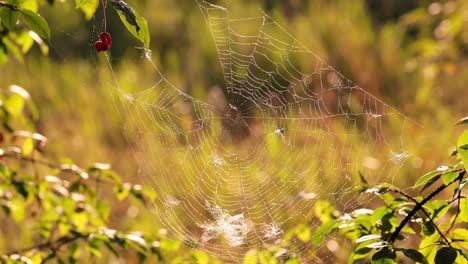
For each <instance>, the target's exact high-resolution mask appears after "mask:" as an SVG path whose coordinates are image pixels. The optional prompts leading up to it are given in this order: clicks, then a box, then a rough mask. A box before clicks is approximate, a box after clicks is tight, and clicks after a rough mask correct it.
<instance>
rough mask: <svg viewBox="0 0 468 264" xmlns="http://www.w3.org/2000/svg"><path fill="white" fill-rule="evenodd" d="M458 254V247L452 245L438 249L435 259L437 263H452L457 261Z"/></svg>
mask: <svg viewBox="0 0 468 264" xmlns="http://www.w3.org/2000/svg"><path fill="white" fill-rule="evenodd" d="M457 255H458V253H457V250H456V249H454V248H452V247H443V248H441V249H439V250H437V253H436V256H435V259H434V261H435V263H436V264H452V263H455V259H456V258H457Z"/></svg>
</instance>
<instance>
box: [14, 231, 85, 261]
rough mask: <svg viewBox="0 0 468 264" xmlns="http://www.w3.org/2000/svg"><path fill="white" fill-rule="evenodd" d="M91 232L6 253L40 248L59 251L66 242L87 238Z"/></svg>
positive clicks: (17, 253)
mask: <svg viewBox="0 0 468 264" xmlns="http://www.w3.org/2000/svg"><path fill="white" fill-rule="evenodd" d="M90 235H91V234H85V235H83V234H80V233H74V234H73V236H65V237H61V238H59V239H57V240H56V241H54V242H50V241H49V242H44V243H40V244H37V245H34V246H31V247H27V248H23V249H18V250H15V251H11V252H9V253H7V254H5V255H6V256H11V255H15V254H16V255H20V254H22V253H26V252H29V251H31V250H38V251H43V250H52V251H57V250H59V249H60V248H61V247H63V246H64V245H66V244H69V243H72V242H74V241H76V240H78V239H81V238H83V239H86V238H88V237H89V236H90Z"/></svg>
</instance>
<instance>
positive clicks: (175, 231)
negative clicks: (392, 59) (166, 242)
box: [109, 1, 407, 262]
mask: <svg viewBox="0 0 468 264" xmlns="http://www.w3.org/2000/svg"><path fill="white" fill-rule="evenodd" d="M197 4H198V5H199V7H200V10H201V12H202V14H203V16H204V18H205V20H206V22H207V25H208V28H209V30H210V32H211V34H212V36H213V41H214V44H215V46H216V49H217V54H218V57H219V63H220V66H221V67H222V70H223V74H224V80H225V83H224V84H223V85H224V89H223V90H224V94H226V96H223V93H221V92H219V91H218V93H215V94H216V97H215V103H207V102H204V101H202V100H200V99H197V98H194V97H193V96H191V95H189V94H187V93H185V92H183V91H182V90H180V89H178V88H177V87H175V86H174V85H172V84H171V83H170V82H169V81H168V80H167V79H166V78H165V77H164V76H163V75H162V74H161V73H160V71H159V70H158V69H157V67H156V66H155V63H154V62H153V61H152V60H151V56H150V53H149V52H147V54H146V55H147V58H148V60H147V61H146V63H149V64H150V65H151V66H152V67H154V69H155V75H156V77H155V78H156V81H155V82H154V84H153V85H152V86H151V87H141V88H139V89H138V90H130V88H127V87H124V86H123V85H121V84H120V83H119V82H117V81H116V84H115V85H113V86H112V89H111V90H112V93H113V95H114V97H115V99H116V105H117V108H118V110H119V112H120V114H121V116H122V118H123V120H124V124H125V125H124V130H125V133H126V135H127V137H128V139H129V141H130V142H133V144H134V146H133V147H134V149H135V157H136V159H137V161H138V162H139V164H140V166H141V172H142V173H141V174H142V177H143V179H144V181H145V182H146V184H148V185H150V186H152V187H153V188H154V189H155V190H156V191H157V193H158V200H157V202H156V203H155V205H154V212H155V214H156V215H157V218H158V220H159V221H161V222H162V224H163V225H164V226H165V227H166V228H167V230H168V232H169V233H170V234H172V235H173V236H175V237H176V238H178V239H181V240H185V241H187V242H188V244H190V245H194V246H196V247H197V248H199V249H201V250H204V251H206V252H209V253H211V254H213V255H216V256H218V257H220V258H222V259H224V260H225V261H230V262H239V261H240V260H241V259H242V257H243V255H244V254H245V252H246V251H247V250H249V249H252V248H260V249H262V248H267V247H269V246H270V245H274V244H275V243H278V241H279V240H278V239H280V238H281V237H282V235H284V234H285V232H286V231H287V230H288V228H291V227H294V226H295V225H297V224H300V223H308V225H309V226H310V227H311V228H312V229H313V228H314V227H316V226H317V225H318V224H319V222H317V221H313V219H314V217H313V211H314V205H315V203H316V202H317V201H318V200H319V199H322V198H323V199H328V200H329V201H331V203H332V204H333V206H335V207H337V208H340V209H342V210H344V211H350V210H353V209H354V208H356V207H357V206H362V205H365V204H366V203H367V202H368V201H363V200H362V199H359V197H358V196H356V195H355V186H356V180H355V175H356V174H357V172H358V171H359V170H361V171H363V173H364V174H366V175H368V176H369V177H370V178H371V181H372V182H373V183H379V182H383V181H390V182H391V181H392V177H393V176H394V175H395V172H396V170H397V169H398V167H399V166H400V165H401V164H402V162H404V160H405V158H406V157H407V154H406V152H397V151H395V149H397V150H401V149H404V148H403V147H404V146H403V144H402V142H401V141H398V140H397V141H398V143H394V142H393V141H391V140H389V139H388V137H387V136H386V133H385V128H386V127H388V126H389V125H391V126H392V130H393V131H392V134H395V131H397V132H399V133H401V134H403V127H404V124H405V123H406V121H407V118H406V117H405V116H404V115H402V114H400V113H399V112H398V111H396V110H394V109H393V108H391V107H390V106H388V105H387V104H385V103H384V102H382V101H381V100H379V99H378V98H376V97H374V96H373V95H372V94H370V93H368V92H366V91H365V90H364V89H363V88H361V87H359V86H357V85H356V84H354V83H353V82H351V81H350V80H348V79H346V78H345V77H343V76H342V75H341V74H340V73H339V72H337V71H336V70H335V69H333V68H332V67H331V66H329V65H328V64H326V63H325V62H323V61H322V60H321V59H320V58H319V57H318V56H316V55H315V54H314V53H313V52H311V51H310V50H309V49H307V48H306V47H305V46H303V45H302V44H301V43H299V41H297V40H296V39H295V38H294V37H292V36H291V35H290V34H289V33H288V32H287V31H285V30H284V29H283V28H281V26H279V25H278V24H277V23H276V22H275V21H273V20H272V19H271V18H270V17H269V16H268V15H266V14H264V13H263V14H262V13H261V12H259V13H260V15H259V16H257V17H249V18H231V17H230V10H229V9H228V8H227V7H222V6H217V5H213V4H210V3H208V2H205V1H197ZM109 65H110V64H109ZM110 69H111V70H112V66H110ZM220 85H221V84H220ZM207 90H210V91H211V92H213V91H215V90H216V89H215V88H212V89H207ZM206 101H207V100H206ZM395 144H397V145H396V147H393V148H392V146H393V145H395ZM307 248H308V245H307V244H306V243H302V242H301V241H299V240H298V243H297V245H296V248H294V249H292V250H294V251H295V252H302V251H304V250H306V249H307Z"/></svg>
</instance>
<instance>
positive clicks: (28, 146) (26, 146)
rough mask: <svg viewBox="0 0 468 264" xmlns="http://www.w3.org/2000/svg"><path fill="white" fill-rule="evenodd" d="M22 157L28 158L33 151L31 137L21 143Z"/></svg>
mask: <svg viewBox="0 0 468 264" xmlns="http://www.w3.org/2000/svg"><path fill="white" fill-rule="evenodd" d="M22 150H23V155H25V156H29V155H30V154H31V153H32V152H33V150H34V139H33V138H32V137H28V138H26V139H25V140H24V142H23V147H22Z"/></svg>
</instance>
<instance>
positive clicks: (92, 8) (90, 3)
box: [75, 0, 99, 20]
mask: <svg viewBox="0 0 468 264" xmlns="http://www.w3.org/2000/svg"><path fill="white" fill-rule="evenodd" d="M75 2H76V8H77V9H80V10H81V11H83V13H84V14H85V17H86V19H87V20H90V19H91V18H92V17H93V15H94V13H95V12H96V9H97V8H98V6H99V0H75Z"/></svg>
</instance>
